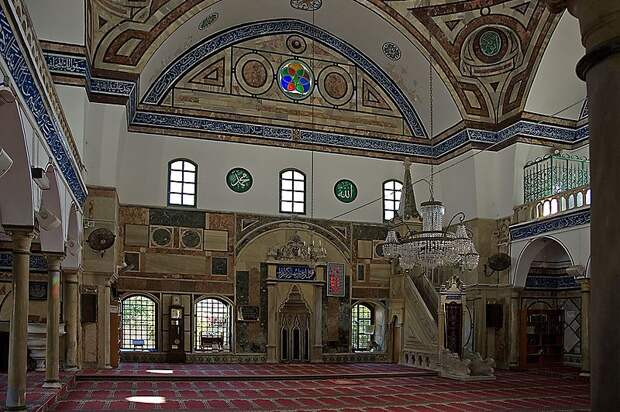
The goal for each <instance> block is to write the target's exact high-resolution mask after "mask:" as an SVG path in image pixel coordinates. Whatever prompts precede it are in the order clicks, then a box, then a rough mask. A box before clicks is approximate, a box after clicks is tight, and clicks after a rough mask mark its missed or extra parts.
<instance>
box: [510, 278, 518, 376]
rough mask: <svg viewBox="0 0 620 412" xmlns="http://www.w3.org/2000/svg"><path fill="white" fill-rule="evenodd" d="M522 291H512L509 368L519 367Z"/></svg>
mask: <svg viewBox="0 0 620 412" xmlns="http://www.w3.org/2000/svg"><path fill="white" fill-rule="evenodd" d="M520 293H521V289H517V288H515V289H512V290H511V291H510V318H509V321H510V333H509V335H508V336H509V337H510V341H509V342H510V343H509V344H510V347H509V354H508V367H510V368H516V367H518V366H519V310H520V302H521V296H520Z"/></svg>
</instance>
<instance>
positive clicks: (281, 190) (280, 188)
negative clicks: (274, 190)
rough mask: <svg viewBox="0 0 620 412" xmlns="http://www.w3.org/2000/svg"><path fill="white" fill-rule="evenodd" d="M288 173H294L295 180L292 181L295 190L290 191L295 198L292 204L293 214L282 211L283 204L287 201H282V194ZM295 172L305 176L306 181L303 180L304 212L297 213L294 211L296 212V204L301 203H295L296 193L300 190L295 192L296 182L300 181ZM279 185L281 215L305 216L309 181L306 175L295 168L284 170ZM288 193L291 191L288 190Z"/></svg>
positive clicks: (281, 172)
mask: <svg viewBox="0 0 620 412" xmlns="http://www.w3.org/2000/svg"><path fill="white" fill-rule="evenodd" d="M286 172H293V179H292V180H291V181H292V182H293V188H292V189H291V190H290V192H292V193H293V198H292V200H291V203H292V204H293V211H291V212H288V211H285V210H283V209H282V202H283V201H285V200H283V199H282V194H283V190H284V189H282V181H283V180H285V179H284V177H283V176H284V173H286ZM295 172H297V173H299V174H301V175H302V176H303V178H304V180H303V182H304V200H303V203H302V204H303V207H304V210H303V212H295V211H294V210H295V203H299V201H297V202H296V201H295V192H299V191H298V190H297V191H296V190H295V182H296V181H297V182H298V181H299V180H295ZM286 180H289V179H286ZM278 183H279V190H278V193H279V196H278V199H279V201H278V210H279V211H280V213H283V214H293V215H305V214H306V209H307V208H306V203H307V192H308V191H307V188H308V186H307V185H308V179H307V176H306V174H305V173H304V172H302V171H301V170H299V169H295V168H288V169H283V170H281V171H280V174H279V179H278ZM287 191H289V190H288V189H287Z"/></svg>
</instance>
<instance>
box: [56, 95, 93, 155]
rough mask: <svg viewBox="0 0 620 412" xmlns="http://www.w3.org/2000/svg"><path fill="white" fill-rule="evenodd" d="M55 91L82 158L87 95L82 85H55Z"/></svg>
mask: <svg viewBox="0 0 620 412" xmlns="http://www.w3.org/2000/svg"><path fill="white" fill-rule="evenodd" d="M56 92H57V94H58V98H59V99H60V103H61V105H62V108H63V111H64V112H65V117H66V119H67V122H68V123H69V128H70V129H71V133H72V134H73V139H74V140H75V144H76V146H77V149H78V153H79V154H80V157H81V158H82V161H83V160H84V128H85V122H86V110H87V109H88V104H89V103H88V95H87V93H86V89H84V88H83V87H74V86H63V85H60V84H57V85H56Z"/></svg>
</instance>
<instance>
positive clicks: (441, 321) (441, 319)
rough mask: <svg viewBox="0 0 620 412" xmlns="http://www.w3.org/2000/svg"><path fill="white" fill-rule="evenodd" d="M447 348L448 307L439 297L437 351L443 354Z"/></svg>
mask: <svg viewBox="0 0 620 412" xmlns="http://www.w3.org/2000/svg"><path fill="white" fill-rule="evenodd" d="M445 348H446V307H445V306H444V300H443V299H442V297H441V296H440V297H439V308H438V310H437V349H438V353H441V352H442V351H443V350H444V349H445Z"/></svg>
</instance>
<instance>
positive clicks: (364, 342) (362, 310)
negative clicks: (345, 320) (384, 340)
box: [351, 303, 374, 351]
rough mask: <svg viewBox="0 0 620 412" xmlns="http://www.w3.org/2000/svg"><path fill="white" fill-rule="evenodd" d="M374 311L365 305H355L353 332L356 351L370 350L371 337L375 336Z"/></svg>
mask: <svg viewBox="0 0 620 412" xmlns="http://www.w3.org/2000/svg"><path fill="white" fill-rule="evenodd" d="M373 325H374V320H373V310H372V308H371V307H370V306H368V305H366V304H365V303H356V304H355V305H353V309H352V313H351V330H352V340H353V342H352V343H353V350H354V351H367V350H369V349H370V342H371V337H372V335H373V334H374V330H373V329H374V328H373Z"/></svg>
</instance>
